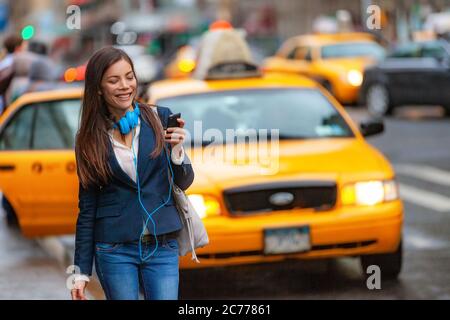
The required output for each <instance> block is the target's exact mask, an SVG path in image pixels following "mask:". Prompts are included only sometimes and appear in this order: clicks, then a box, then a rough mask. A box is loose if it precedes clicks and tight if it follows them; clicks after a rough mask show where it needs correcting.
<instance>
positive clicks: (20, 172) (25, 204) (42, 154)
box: [0, 89, 82, 237]
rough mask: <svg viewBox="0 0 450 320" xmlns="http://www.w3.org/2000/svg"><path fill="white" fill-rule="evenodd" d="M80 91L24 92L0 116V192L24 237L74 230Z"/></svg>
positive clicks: (11, 219) (13, 220)
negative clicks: (75, 151)
mask: <svg viewBox="0 0 450 320" xmlns="http://www.w3.org/2000/svg"><path fill="white" fill-rule="evenodd" d="M81 96H82V90H81V89H63V90H54V91H48V92H36V93H28V94H25V95H23V96H22V97H20V98H19V99H17V100H16V101H15V102H14V103H13V104H12V105H11V106H9V107H8V109H7V110H6V112H5V113H4V114H3V115H2V116H1V117H0V191H1V192H3V207H4V208H5V209H6V213H7V218H8V221H9V222H11V223H14V222H15V221H16V220H17V222H18V223H19V226H20V228H21V230H22V232H23V234H24V235H25V236H29V237H33V236H40V235H48V234H65V233H72V232H74V231H75V222H76V217H77V213H78V209H77V199H78V198H77V194H78V179H77V174H76V163H75V154H74V150H73V149H74V145H75V134H76V131H77V130H78V119H79V113H80V106H81Z"/></svg>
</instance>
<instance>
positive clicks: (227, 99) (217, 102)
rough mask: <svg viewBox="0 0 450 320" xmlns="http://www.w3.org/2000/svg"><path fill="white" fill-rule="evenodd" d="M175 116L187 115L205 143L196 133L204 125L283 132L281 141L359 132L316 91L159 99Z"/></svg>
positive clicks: (254, 91)
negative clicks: (175, 113) (354, 130)
mask: <svg viewBox="0 0 450 320" xmlns="http://www.w3.org/2000/svg"><path fill="white" fill-rule="evenodd" d="M157 103H158V104H159V105H162V106H166V107H169V108H170V109H171V110H172V112H181V115H182V117H183V119H185V121H186V125H185V128H186V130H188V132H189V133H190V136H191V137H192V139H194V140H195V141H197V142H200V141H199V140H200V139H201V137H202V136H200V138H199V137H198V135H197V134H198V133H197V132H196V131H194V125H196V127H195V128H197V126H198V124H199V122H197V123H194V121H201V126H202V130H203V132H205V130H208V129H212V130H214V131H216V132H217V130H218V131H220V132H221V134H222V135H223V137H225V135H226V134H227V132H226V130H227V129H233V130H235V132H236V135H239V133H238V132H243V133H245V131H246V130H257V131H258V130H261V129H267V130H268V131H270V130H271V129H279V135H280V138H281V139H309V138H311V139H313V138H324V137H353V136H354V135H353V132H352V131H351V129H350V127H349V126H348V124H347V123H346V121H345V120H344V119H343V118H342V116H341V115H340V114H339V112H338V111H337V110H336V109H335V108H334V106H333V105H332V104H331V102H330V101H329V100H328V99H327V98H326V97H325V96H324V95H323V94H322V93H321V92H320V91H319V90H316V89H299V88H286V89H284V88H283V89H264V90H261V89H252V90H236V91H223V92H214V93H203V94H193V95H184V96H178V97H172V98H166V99H161V100H159V101H157Z"/></svg>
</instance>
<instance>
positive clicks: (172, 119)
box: [165, 113, 181, 129]
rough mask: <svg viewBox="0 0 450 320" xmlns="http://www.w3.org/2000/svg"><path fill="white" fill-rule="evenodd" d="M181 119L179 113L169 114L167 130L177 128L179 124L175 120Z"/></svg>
mask: <svg viewBox="0 0 450 320" xmlns="http://www.w3.org/2000/svg"><path fill="white" fill-rule="evenodd" d="M180 117H181V113H174V114H171V115H170V116H169V120H168V121H167V127H166V128H165V129H167V128H171V127H179V126H180V124H179V123H178V121H177V119H179V118H180Z"/></svg>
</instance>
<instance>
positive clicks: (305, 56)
mask: <svg viewBox="0 0 450 320" xmlns="http://www.w3.org/2000/svg"><path fill="white" fill-rule="evenodd" d="M296 58H297V59H300V60H309V61H310V60H311V48H310V47H298V48H297V53H296Z"/></svg>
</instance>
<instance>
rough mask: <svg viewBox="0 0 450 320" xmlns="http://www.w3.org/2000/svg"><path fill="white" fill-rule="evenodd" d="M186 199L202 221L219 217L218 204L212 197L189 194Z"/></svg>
mask: <svg viewBox="0 0 450 320" xmlns="http://www.w3.org/2000/svg"><path fill="white" fill-rule="evenodd" d="M188 198H189V200H190V201H191V203H192V205H193V206H194V209H195V211H197V213H198V215H199V216H200V217H201V218H202V219H203V218H205V217H210V216H218V215H220V203H219V201H217V199H215V198H214V197H211V196H207V195H201V194H190V195H188Z"/></svg>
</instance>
